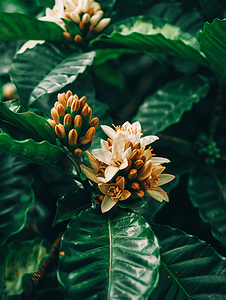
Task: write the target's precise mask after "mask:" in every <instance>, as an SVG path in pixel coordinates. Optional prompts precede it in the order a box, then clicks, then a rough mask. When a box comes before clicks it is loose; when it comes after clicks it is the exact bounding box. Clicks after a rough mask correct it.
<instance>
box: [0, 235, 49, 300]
mask: <svg viewBox="0 0 226 300" xmlns="http://www.w3.org/2000/svg"><path fill="white" fill-rule="evenodd" d="M50 252H51V246H50V245H49V244H48V243H47V242H46V241H45V240H42V239H39V238H36V239H34V240H30V241H23V242H22V241H13V242H12V243H10V244H7V245H4V246H3V247H1V256H0V278H1V280H0V291H2V292H1V296H2V297H1V299H9V298H10V299H11V297H12V296H13V295H20V294H22V292H23V288H24V286H25V284H26V282H27V281H28V280H29V278H31V276H32V275H33V274H34V273H36V272H37V271H38V269H39V267H40V265H41V264H42V262H43V261H44V260H45V259H46V258H47V257H48V256H49V254H50Z"/></svg>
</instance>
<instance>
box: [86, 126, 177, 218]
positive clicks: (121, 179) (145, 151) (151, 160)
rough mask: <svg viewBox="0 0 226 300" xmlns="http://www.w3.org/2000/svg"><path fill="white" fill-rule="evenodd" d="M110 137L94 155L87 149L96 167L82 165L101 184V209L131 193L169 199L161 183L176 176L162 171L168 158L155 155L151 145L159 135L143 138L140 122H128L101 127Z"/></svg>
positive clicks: (99, 185)
mask: <svg viewBox="0 0 226 300" xmlns="http://www.w3.org/2000/svg"><path fill="white" fill-rule="evenodd" d="M101 127H102V129H103V130H104V132H105V133H106V134H107V135H108V136H109V138H108V140H107V141H104V140H101V146H102V148H101V149H95V150H93V151H92V154H91V153H89V152H88V151H87V154H88V158H89V161H90V164H91V166H92V167H93V169H90V168H88V167H87V166H85V165H81V168H82V170H83V171H84V173H85V174H86V176H87V178H89V179H90V180H92V181H94V182H96V183H98V187H99V190H100V192H101V193H102V194H103V195H101V196H100V200H101V201H102V203H101V210H102V212H103V213H104V212H107V211H108V210H110V209H111V208H112V207H113V206H114V205H115V204H116V203H117V202H118V201H122V200H126V199H127V198H129V197H130V196H131V195H132V194H133V195H137V196H139V197H143V196H144V192H147V193H148V194H149V195H150V196H152V197H153V198H155V199H156V200H158V201H160V202H162V201H163V200H165V201H169V198H168V196H167V193H166V192H165V191H164V190H163V189H162V188H161V187H160V186H161V185H163V184H165V183H167V182H169V181H171V180H173V179H174V176H173V175H171V174H162V172H163V171H164V169H165V167H163V166H162V164H163V163H168V162H170V161H169V160H168V159H167V158H163V157H156V156H155V154H153V153H152V151H153V149H152V148H151V147H150V146H149V147H148V145H149V144H150V143H152V142H154V141H155V140H157V139H158V137H157V136H153V135H151V136H146V137H142V133H141V126H140V123H139V122H135V123H133V124H132V125H131V124H130V123H129V122H126V123H124V124H123V125H122V126H116V127H115V129H112V128H111V127H109V126H101Z"/></svg>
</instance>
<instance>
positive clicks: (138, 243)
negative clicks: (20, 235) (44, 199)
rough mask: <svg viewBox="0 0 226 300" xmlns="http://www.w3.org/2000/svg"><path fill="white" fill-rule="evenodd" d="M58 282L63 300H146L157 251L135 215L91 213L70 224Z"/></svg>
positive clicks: (155, 273) (150, 234)
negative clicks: (63, 296) (64, 298)
mask: <svg viewBox="0 0 226 300" xmlns="http://www.w3.org/2000/svg"><path fill="white" fill-rule="evenodd" d="M60 251H61V252H64V255H63V256H61V258H60V262H59V274H58V276H59V280H60V282H61V284H62V285H63V287H64V289H65V293H66V295H67V299H68V300H70V299H75V298H76V299H77V298H78V299H83V300H85V299H89V300H91V299H101V300H104V299H118V300H119V299H131V300H132V299H147V297H148V295H149V294H150V293H151V291H152V290H153V289H154V287H155V286H156V284H157V279H158V264H159V247H158V242H157V239H156V238H155V235H154V234H153V232H152V230H151V228H150V226H149V225H148V224H147V223H146V222H145V221H144V219H143V218H142V217H139V216H137V215H135V214H134V213H128V212H124V211H118V210H115V211H114V212H113V211H111V212H110V213H107V214H104V215H103V214H101V213H99V212H97V211H96V210H92V209H89V210H87V211H85V212H84V211H83V212H81V213H80V214H79V215H78V216H77V217H76V218H75V219H74V220H72V221H71V222H70V224H69V225H68V230H67V231H66V232H65V233H64V235H63V238H62V244H61V249H60Z"/></svg>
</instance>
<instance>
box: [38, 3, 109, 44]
mask: <svg viewBox="0 0 226 300" xmlns="http://www.w3.org/2000/svg"><path fill="white" fill-rule="evenodd" d="M103 14H104V12H103V11H102V10H101V6H100V4H99V3H97V2H95V1H94V0H56V4H55V6H54V7H53V9H50V8H47V9H46V16H45V17H42V18H40V19H41V20H45V21H52V22H55V23H57V24H58V25H59V26H61V27H62V28H63V29H64V30H65V32H64V35H65V37H66V38H68V39H69V40H73V39H72V36H71V35H70V33H69V32H66V30H67V28H66V26H65V24H64V22H63V21H62V20H61V19H67V20H69V21H73V22H75V23H77V24H78V27H79V29H80V30H81V32H82V33H83V35H84V34H85V33H87V32H89V33H92V32H100V31H102V30H103V29H104V28H105V27H106V26H107V25H108V24H109V22H110V21H111V19H110V18H102V17H103ZM81 38H82V37H81V36H80V35H78V34H77V35H75V36H74V40H75V41H76V42H79V41H80V40H81Z"/></svg>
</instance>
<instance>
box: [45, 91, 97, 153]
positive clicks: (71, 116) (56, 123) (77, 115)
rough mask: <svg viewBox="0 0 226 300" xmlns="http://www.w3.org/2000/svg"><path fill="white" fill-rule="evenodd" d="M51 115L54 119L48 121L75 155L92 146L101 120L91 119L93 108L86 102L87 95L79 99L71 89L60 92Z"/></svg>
mask: <svg viewBox="0 0 226 300" xmlns="http://www.w3.org/2000/svg"><path fill="white" fill-rule="evenodd" d="M51 116H52V118H53V119H48V122H49V123H50V125H51V126H52V128H53V130H54V131H55V133H56V135H57V137H58V139H59V140H60V142H61V143H62V144H63V145H64V146H66V147H68V148H69V150H70V151H71V152H72V153H73V154H74V155H76V156H80V155H81V153H82V151H85V150H87V149H88V148H89V147H90V145H91V143H92V141H93V139H94V135H95V128H96V127H97V125H98V123H99V120H98V118H94V119H91V117H92V109H91V108H90V107H89V105H88V104H87V103H86V97H85V96H83V97H82V98H80V99H79V98H78V96H77V95H73V94H72V92H71V91H67V93H66V94H65V93H62V94H58V101H57V102H56V103H55V105H54V107H53V108H52V109H51Z"/></svg>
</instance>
